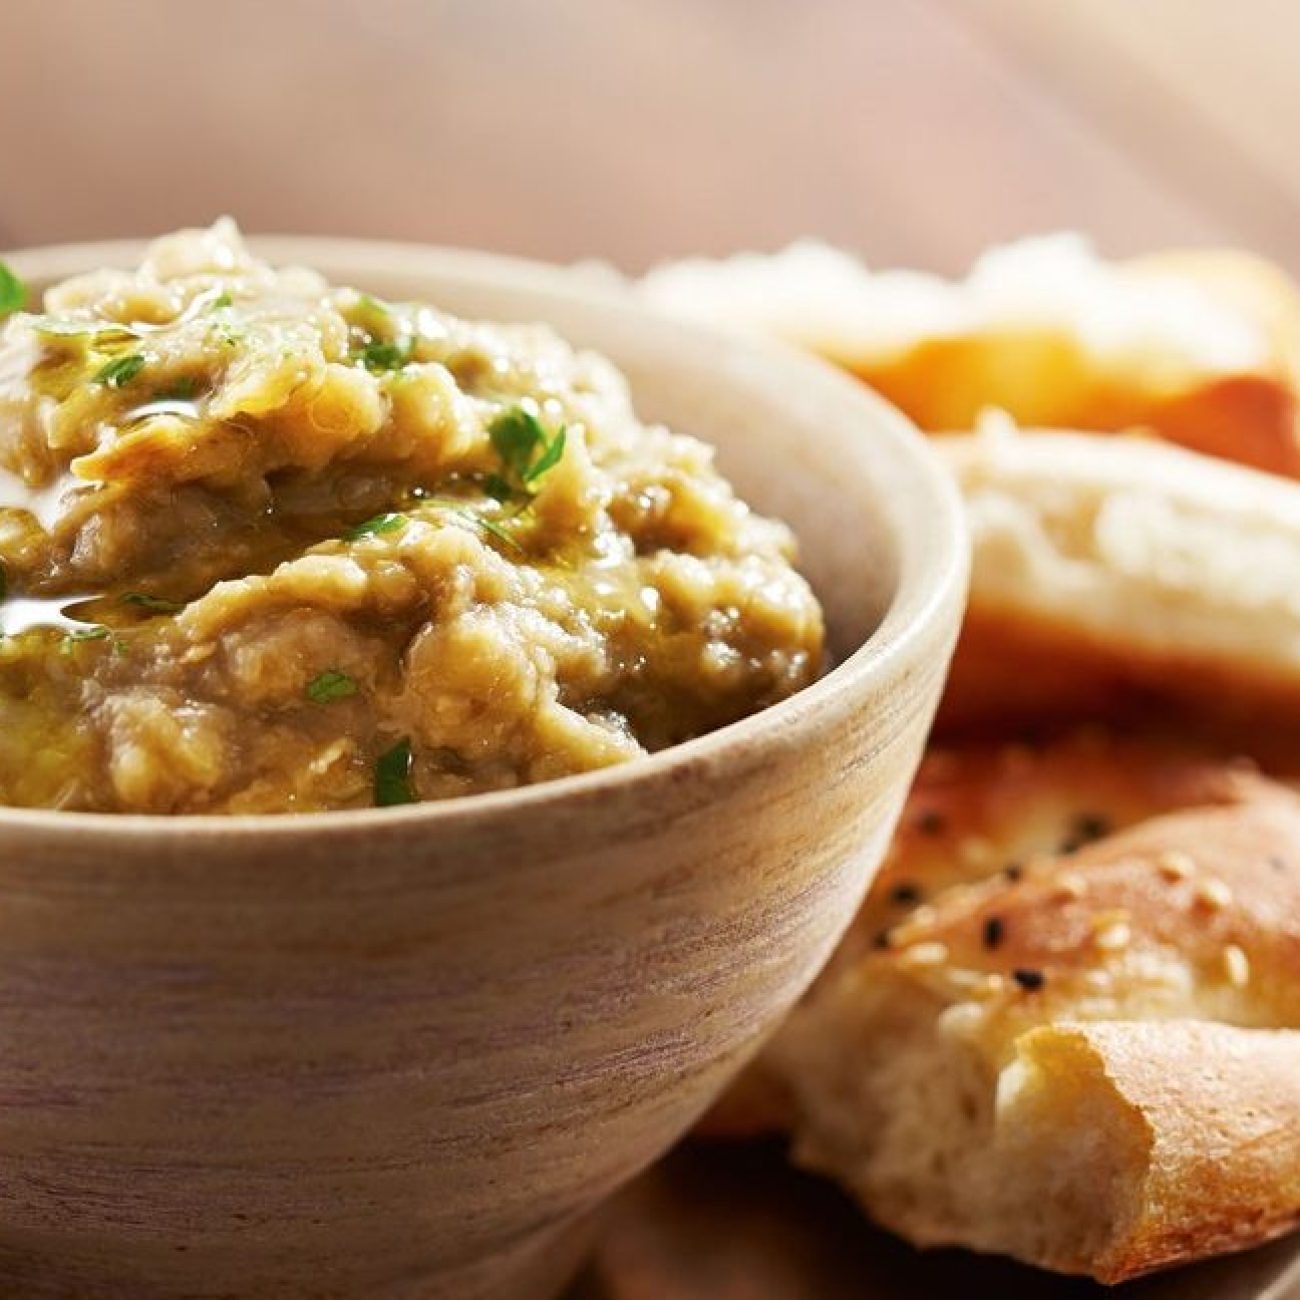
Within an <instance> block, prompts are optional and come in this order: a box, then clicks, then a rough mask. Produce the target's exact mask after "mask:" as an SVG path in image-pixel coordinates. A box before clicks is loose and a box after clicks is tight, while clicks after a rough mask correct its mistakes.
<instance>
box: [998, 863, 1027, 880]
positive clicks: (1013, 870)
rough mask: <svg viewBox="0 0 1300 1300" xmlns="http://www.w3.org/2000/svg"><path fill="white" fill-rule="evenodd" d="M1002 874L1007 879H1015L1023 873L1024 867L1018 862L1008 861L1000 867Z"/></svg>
mask: <svg viewBox="0 0 1300 1300" xmlns="http://www.w3.org/2000/svg"><path fill="white" fill-rule="evenodd" d="M1002 874H1003V875H1004V876H1006V878H1007V879H1008V880H1010V881H1016V880H1019V879H1020V878H1021V877H1022V876H1023V875H1024V874H1025V869H1024V867H1022V866H1021V865H1020V863H1018V862H1008V863H1007V865H1006V866H1005V867H1003V868H1002Z"/></svg>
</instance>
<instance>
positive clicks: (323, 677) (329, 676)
mask: <svg viewBox="0 0 1300 1300" xmlns="http://www.w3.org/2000/svg"><path fill="white" fill-rule="evenodd" d="M356 693H357V683H356V680H355V679H354V678H352V677H349V676H348V674H347V673H345V672H340V671H339V670H338V669H337V668H331V669H329V670H328V671H327V672H323V673H321V674H320V675H319V676H317V677H313V678H312V679H311V681H309V682H308V683H307V698H308V699H309V700H311V701H312V702H313V703H315V704H328V703H329V702H330V701H331V700H346V699H347V698H348V696H349V695H355V694H356Z"/></svg>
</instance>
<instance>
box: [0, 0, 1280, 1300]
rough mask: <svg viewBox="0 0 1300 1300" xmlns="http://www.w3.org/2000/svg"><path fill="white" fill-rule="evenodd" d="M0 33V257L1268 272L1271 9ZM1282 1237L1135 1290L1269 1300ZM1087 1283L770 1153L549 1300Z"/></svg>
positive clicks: (638, 2) (972, 2)
mask: <svg viewBox="0 0 1300 1300" xmlns="http://www.w3.org/2000/svg"><path fill="white" fill-rule="evenodd" d="M0 48H2V49H3V50H4V53H5V57H4V73H3V75H2V76H0V158H3V160H4V163H3V167H4V181H3V184H0V247H15V246H18V245H22V244H35V243H47V242H53V241H57V240H66V239H77V238H100V237H106V236H113V235H125V234H132V235H134V234H144V233H151V232H156V231H161V230H164V229H168V228H171V227H173V226H176V225H180V224H185V223H196V222H205V221H208V220H210V219H212V217H214V216H215V215H217V214H219V213H221V212H231V213H233V214H234V215H235V216H236V217H237V218H238V219H239V220H240V221H241V222H242V223H243V225H244V226H245V228H246V229H249V230H253V231H291V232H302V233H314V232H322V233H337V234H349V235H371V236H385V237H392V238H400V239H410V240H423V241H432V242H440V243H451V244H464V245H473V246H479V247H485V248H491V249H497V250H503V251H510V252H516V253H523V254H528V255H532V256H539V257H544V258H550V259H557V260H565V259H572V258H578V257H591V256H598V257H604V258H609V259H612V260H614V261H616V262H618V263H620V264H621V265H623V266H624V267H625V268H627V269H631V270H635V269H638V268H640V267H642V266H644V265H646V264H648V263H650V262H652V261H654V260H656V259H658V258H662V257H667V256H674V255H681V254H686V253H692V252H707V253H715V254H716V253H723V252H726V251H729V250H733V249H736V248H741V247H760V248H772V247H776V246H779V245H781V244H783V243H784V242H786V241H788V240H790V239H792V238H795V237H798V236H800V235H818V236H822V237H824V238H828V239H831V240H834V241H836V242H839V243H842V244H844V245H846V246H849V247H852V248H856V249H858V250H860V251H861V252H863V253H865V254H866V255H867V257H868V258H869V260H871V261H873V262H875V263H877V264H889V263H905V264H911V265H922V266H931V267H935V268H938V269H943V270H949V271H953V270H957V269H959V268H961V267H963V266H965V265H966V264H967V263H968V262H969V260H970V259H971V258H972V257H973V256H974V255H975V254H976V253H977V252H978V251H979V250H980V249H981V248H983V247H984V246H986V245H987V244H988V243H990V242H992V241H997V240H1003V239H1008V238H1013V237H1016V236H1018V235H1021V234H1024V233H1026V232H1030V231H1035V230H1045V229H1057V228H1063V227H1071V228H1079V229H1083V230H1086V231H1089V232H1091V233H1092V234H1093V235H1094V236H1095V237H1096V238H1097V240H1098V241H1099V243H1100V244H1101V246H1102V247H1103V248H1104V249H1105V250H1107V251H1109V252H1111V253H1115V254H1121V253H1128V252H1136V251H1140V250H1143V249H1148V248H1152V247H1158V246H1161V245H1169V244H1187V243H1195V244H1203V243H1225V242H1226V243H1236V244H1242V245H1244V246H1247V247H1250V248H1254V249H1256V250H1257V251H1260V252H1263V253H1266V254H1269V255H1271V256H1273V257H1276V258H1279V259H1281V260H1282V261H1283V262H1284V263H1285V264H1287V265H1288V266H1289V267H1290V268H1291V269H1292V270H1293V271H1297V272H1300V167H1298V166H1296V165H1295V163H1294V161H1293V151H1294V148H1295V141H1296V140H1297V139H1298V138H1300V77H1297V76H1296V71H1297V64H1298V62H1300V4H1298V3H1296V0H1236V3H1229V2H1228V0H546V2H545V3H542V2H541V0H221V3H220V4H210V3H203V2H202V0H0ZM1295 1249H1296V1248H1295V1247H1294V1246H1293V1245H1284V1246H1282V1247H1278V1248H1274V1249H1272V1250H1270V1251H1265V1252H1263V1253H1262V1254H1260V1255H1257V1256H1252V1257H1250V1258H1249V1259H1247V1260H1246V1261H1244V1262H1240V1263H1237V1262H1233V1263H1228V1264H1225V1265H1222V1266H1219V1265H1212V1266H1210V1268H1209V1270H1208V1271H1204V1272H1201V1273H1197V1274H1189V1275H1181V1276H1175V1277H1173V1278H1171V1279H1169V1280H1168V1281H1160V1282H1157V1283H1153V1284H1150V1285H1147V1284H1143V1286H1142V1287H1141V1288H1140V1289H1139V1290H1137V1291H1135V1292H1134V1293H1133V1295H1134V1297H1135V1300H1136V1297H1138V1296H1141V1297H1143V1300H1175V1297H1180V1298H1185V1300H1243V1298H1244V1297H1247V1296H1251V1297H1261V1296H1264V1295H1268V1296H1270V1297H1272V1298H1273V1300H1282V1297H1283V1296H1287V1295H1290V1294H1292V1289H1291V1288H1292V1286H1293V1285H1294V1272H1295ZM1288 1271H1289V1272H1290V1273H1291V1276H1292V1280H1291V1281H1290V1282H1288V1281H1286V1280H1285V1275H1286V1274H1287V1273H1288ZM1095 1294H1098V1293H1097V1292H1096V1291H1095V1290H1094V1289H1092V1288H1088V1287H1085V1286H1082V1285H1079V1284H1074V1283H1069V1282H1061V1281H1059V1280H1054V1279H1050V1278H1047V1277H1045V1276H1043V1275H1034V1274H1030V1273H1027V1272H1025V1271H1021V1270H1015V1269H1012V1268H1009V1267H1007V1266H1005V1265H1000V1264H997V1263H989V1262H988V1261H976V1260H974V1259H973V1257H968V1256H960V1255H944V1256H937V1257H932V1258H927V1259H924V1260H921V1259H918V1258H917V1257H915V1256H913V1255H912V1254H911V1252H908V1251H907V1250H906V1249H905V1248H904V1247H902V1246H899V1245H898V1244H896V1243H891V1242H889V1241H888V1240H887V1239H885V1238H883V1237H881V1236H879V1235H878V1234H873V1233H871V1232H870V1230H868V1229H867V1228H866V1227H865V1225H864V1224H863V1223H862V1221H861V1220H860V1218H859V1217H858V1216H857V1215H856V1214H855V1213H854V1212H853V1211H852V1209H851V1208H850V1207H849V1206H848V1205H847V1203H846V1202H845V1201H843V1200H842V1199H841V1198H840V1197H839V1196H838V1195H837V1194H836V1193H834V1192H833V1191H832V1190H831V1189H829V1188H827V1187H825V1186H821V1185H818V1184H815V1183H812V1182H811V1181H810V1180H807V1179H803V1178H801V1177H799V1176H797V1175H794V1174H792V1173H790V1172H789V1171H787V1170H785V1169H784V1168H783V1167H782V1165H781V1162H780V1161H779V1160H777V1159H774V1157H773V1155H772V1153H771V1152H770V1151H768V1152H763V1151H757V1152H746V1151H744V1150H737V1151H732V1152H717V1151H715V1152H707V1151H699V1150H691V1149H687V1150H685V1151H683V1152H679V1153H678V1154H677V1155H676V1156H674V1157H673V1158H672V1160H670V1161H669V1162H668V1163H667V1164H666V1165H665V1166H662V1167H661V1168H660V1169H658V1170H657V1171H655V1172H654V1173H652V1174H651V1175H649V1176H648V1178H647V1179H646V1180H644V1181H643V1182H642V1183H641V1184H639V1185H638V1186H637V1187H636V1188H634V1189H633V1190H632V1191H631V1192H629V1193H627V1194H626V1195H625V1196H624V1197H623V1198H622V1200H621V1201H620V1202H619V1203H618V1204H617V1206H616V1207H615V1209H614V1211H613V1212H612V1217H611V1219H610V1223H609V1227H608V1230H607V1232H606V1235H605V1237H604V1240H603V1243H602V1246H601V1248H600V1252H599V1254H598V1256H597V1259H596V1261H595V1263H594V1264H593V1265H592V1268H591V1270H590V1272H589V1273H588V1275H587V1278H586V1280H585V1281H584V1283H583V1284H582V1287H581V1289H580V1295H581V1297H582V1300H592V1298H595V1297H599V1298H600V1300H934V1298H936V1297H948V1296H954V1297H955V1296H968V1295H971V1296H973V1295H998V1296H1000V1297H1003V1300H1013V1297H1014V1298H1018V1300H1039V1298H1040V1297H1041V1298H1050V1300H1067V1298H1069V1300H1078V1298H1080V1297H1085V1296H1092V1295H1095Z"/></svg>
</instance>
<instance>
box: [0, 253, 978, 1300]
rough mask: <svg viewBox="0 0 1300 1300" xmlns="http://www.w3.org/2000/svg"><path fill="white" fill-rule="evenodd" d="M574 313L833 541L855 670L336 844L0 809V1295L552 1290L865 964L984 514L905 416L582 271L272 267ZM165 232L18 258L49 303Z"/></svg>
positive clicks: (293, 832) (646, 404)
mask: <svg viewBox="0 0 1300 1300" xmlns="http://www.w3.org/2000/svg"><path fill="white" fill-rule="evenodd" d="M259 246H260V248H261V249H262V250H263V251H264V252H266V253H267V254H268V255H269V256H271V257H272V258H274V259H276V260H280V261H298V262H304V263H308V264H311V265H313V266H316V267H319V268H320V269H321V270H322V271H324V272H325V273H326V274H327V275H329V276H331V277H332V278H334V279H336V280H338V281H341V282H346V283H352V284H357V285H360V286H363V287H365V288H368V289H370V290H371V291H373V292H375V293H379V294H383V295H385V296H389V297H397V298H402V297H412V298H427V299H429V300H432V301H435V302H438V303H440V304H442V305H444V306H446V307H448V308H450V309H451V310H453V311H457V312H460V313H462V314H467V315H481V316H486V317H494V318H498V319H520V320H546V321H549V322H551V323H552V324H554V325H556V326H557V327H558V328H559V329H560V330H561V331H562V332H563V333H565V334H566V335H568V336H569V337H570V338H571V339H573V340H574V341H576V342H578V343H581V344H588V345H592V346H595V347H598V348H600V349H602V350H603V351H605V352H606V353H608V354H609V355H610V356H611V357H613V359H614V360H615V361H616V362H617V363H618V364H619V365H620V366H622V368H623V369H624V371H625V372H626V373H627V374H628V376H629V378H630V379H631V382H632V387H633V390H634V394H635V398H636V402H637V405H638V408H639V410H640V412H641V414H642V416H643V417H646V418H650V419H658V420H665V421H668V422H670V423H672V424H674V425H676V426H678V427H680V428H682V429H683V430H688V431H690V432H692V433H696V434H699V435H701V436H703V437H705V438H707V439H709V440H711V441H712V442H714V443H716V444H717V446H718V448H719V451H720V460H721V464H722V467H723V469H724V470H725V471H726V472H727V473H728V474H729V475H731V477H732V478H733V479H734V481H735V482H736V483H737V484H738V486H739V488H740V489H741V490H742V492H744V493H745V495H747V496H748V497H749V498H750V500H752V501H753V502H755V503H756V504H757V505H759V506H760V507H761V508H762V509H764V510H766V511H770V512H773V513H775V514H778V515H780V516H783V517H784V518H785V519H787V520H788V521H789V522H790V523H792V524H793V525H794V526H795V528H796V530H797V531H798V533H799V535H800V537H801V539H802V544H803V566H804V568H805V571H806V572H807V573H808V574H809V575H810V576H811V578H812V579H813V581H814V583H815V585H816V586H817V588H818V590H819V592H820V594H821V596H822V598H823V600H824V602H825V603H826V606H827V609H828V612H829V617H830V626H831V628H832V629H833V641H834V647H835V651H836V654H837V657H838V659H839V660H840V662H839V666H838V667H837V668H835V669H834V671H833V672H831V673H830V674H829V675H828V676H827V677H826V678H825V679H824V680H822V681H820V682H819V683H817V684H816V685H815V686H813V687H812V688H811V689H809V690H807V691H805V692H804V693H803V694H801V695H800V696H798V697H797V698H795V699H793V700H790V701H788V702H786V703H784V704H781V705H780V706H778V707H776V708H773V709H771V710H769V711H767V712H765V713H763V714H760V715H759V716H757V717H754V718H751V719H748V720H746V721H745V722H742V723H740V724H738V725H736V726H732V727H728V728H726V729H725V730H723V731H720V732H717V733H715V734H714V735H711V736H709V737H706V738H705V739H702V740H697V741H693V742H691V743H690V744H686V745H682V746H680V747H679V748H677V749H674V750H672V751H669V752H667V753H664V754H661V755H658V756H656V757H654V758H650V759H647V760H644V761H641V762H638V763H634V764H631V765H628V766H625V767H620V768H616V769H611V770H607V771H604V772H601V773H599V774H595V775H588V776H581V777H574V778H568V779H565V780H562V781H557V782H554V783H553V784H550V785H545V786H536V787H533V788H530V789H525V790H520V791H518V792H510V793H504V794H491V795H481V796H475V797H473V798H469V799H462V800H455V801H452V802H448V803H443V804H433V805H426V806H423V807H415V808H410V809H396V810H385V811H375V812H359V813H333V814H326V815H317V816H304V817H299V818H281V819H276V818H256V817H250V818H243V819H239V818H231V819H228V820H219V819H202V818H175V819H164V818H142V817H121V818H113V817H107V816H91V815H68V814H63V815H61V814H57V813H40V812H37V813H29V812H20V811H12V810H9V811H0V1045H2V1049H3V1050H0V1294H4V1295H22V1296H23V1297H24V1300H36V1298H37V1297H47V1296H48V1297H61V1298H62V1297H77V1298H78V1300H86V1298H87V1297H93V1298H94V1300H111V1298H114V1297H122V1298H123V1300H127V1298H129V1300H162V1297H166V1298H167V1300H177V1297H199V1296H202V1297H217V1296H222V1297H259V1298H261V1297H264V1298H266V1300H270V1298H271V1297H274V1298H275V1300H307V1298H309V1297H326V1296H328V1297H340V1298H343V1297H346V1298H348V1300H352V1298H354V1297H355V1298H356V1300H398V1298H399V1297H400V1298H402V1300H416V1298H417V1297H419V1298H420V1300H426V1298H432V1297H438V1298H439V1300H442V1298H444V1297H445V1298H446V1300H452V1298H453V1297H454V1300H476V1298H478V1297H487V1296H492V1297H502V1298H505V1300H520V1298H522V1297H539V1296H544V1295H549V1294H552V1293H553V1292H554V1291H556V1290H557V1289H558V1288H559V1287H560V1286H561V1285H562V1284H563V1281H564V1279H565V1277H566V1276H567V1275H568V1274H569V1272H570V1271H571V1269H572V1267H573V1264H574V1262H575V1259H576V1254H577V1252H578V1250H579V1249H580V1246H581V1242H582V1235H583V1230H584V1227H585V1224H586V1223H587V1221H588V1220H589V1218H590V1214H591V1211H592V1210H593V1209H594V1207H596V1206H597V1205H598V1204H599V1203H600V1201H601V1200H602V1198H604V1197H605V1196H606V1195H607V1194H608V1193H609V1192H611V1191H612V1190H613V1189H615V1188H616V1187H618V1186H619V1185H620V1184H622V1183H623V1182H625V1181H626V1180H627V1179H628V1178H630V1177H631V1176H632V1175H633V1174H635V1173H636V1172H637V1171H638V1170H640V1169H642V1168H643V1167H644V1166H645V1165H646V1164H648V1163H649V1162H650V1161H652V1160H654V1159H655V1157H656V1156H658V1155H659V1154H660V1153H661V1152H662V1151H664V1149H665V1148H666V1147H668V1146H669V1144H670V1143H672V1142H673V1140H674V1139H675V1138H677V1137H678V1136H679V1135H680V1134H681V1133H682V1132H683V1131H684V1130H685V1129H686V1128H687V1127H688V1126H689V1125H690V1124H691V1123H692V1121H693V1120H694V1119H695V1118H696V1117H697V1116H698V1115H699V1114H700V1113H701V1111H702V1110H703V1109H704V1108H705V1107H706V1106H707V1105H708V1103H709V1102H710V1100H711V1099H712V1098H713V1097H714V1096H715V1095H716V1094H717V1093H718V1091H719V1090H720V1089H721V1088H722V1087H723V1085H724V1084H725V1083H726V1082H727V1080H728V1079H729V1078H730V1077H731V1076H732V1075H733V1074H734V1073H735V1072H736V1070H737V1069H738V1068H739V1067H740V1065H741V1064H742V1063H743V1062H744V1060H745V1059H746V1057H747V1056H748V1055H749V1054H751V1053H752V1052H753V1051H754V1050H755V1048H756V1047H757V1045H758V1043H759V1041H760V1040H761V1039H762V1037H763V1036H764V1035H765V1034H767V1033H768V1032H769V1031H770V1030H771V1029H772V1028H773V1026H774V1025H775V1023H776V1021H777V1020H778V1019H779V1018H780V1016H781V1015H782V1013H783V1012H784V1011H786V1009H787V1008H788V1007H789V1006H790V1005H791V1003H792V1002H793V1001H794V1000H795V999H796V998H797V997H798V995H799V993H800V992H801V990H802V989H804V987H805V986H806V985H807V984H808V983H809V981H810V980H811V979H812V977H813V975H814V973H815V972H816V970H817V968H818V967H819V966H820V965H821V964H822V962H823V961H824V960H825V958H826V956H827V954H828V953H829V952H830V949H831V947H832V945H833V944H834V943H835V941H836V938H837V937H838V935H839V933H840V931H841V930H842V929H843V928H844V926H845V924H846V923H847V921H848V920H849V917H850V916H851V914H852V912H853V910H854V907H855V905H856V903H857V902H858V900H859V898H860V897H861V895H862V893H863V891H864V890H865V888H866V886H867V884H868V882H869V880H870V878H871V876H872V873H873V872H874V870H875V868H876V866H877V863H878V861H879V858H880V855H881V851H882V848H883V846H884V844H885V841H886V838H887V837H888V835H889V833H890V830H891V828H892V826H893V824H894V820H895V817H896V815H897V813H898V809H899V804H900V800H901V799H902V797H903V794H904V791H905V789H906V787H907V785H908V782H909V780H910V778H911V776H912V773H913V769H914V766H915V763H916V761H917V757H918V753H919V751H920V748H921V745H922V742H923V740H924V738H925V734H926V731H927V728H928V727H929V724H930V719H931V714H932V712H933V710H934V707H935V703H936V700H937V698H938V694H939V690H940V685H941V682H942V679H943V676H944V672H945V668H946V666H947V662H948V657H949V652H950V650H951V647H952V643H953V638H954V634H955V630H956V626H957V619H958V612H959V607H960V604H961V600H962V595H963V588H964V582H965V576H966V555H965V542H964V537H963V533H962V529H961V527H960V524H959V516H958V504H957V500H956V496H955V492H954V490H953V488H952V487H951V486H950V485H949V484H948V482H947V481H946V479H945V478H944V477H943V475H942V474H941V472H940V471H939V470H938V469H936V467H935V465H934V463H933V462H932V461H931V458H930V455H929V453H928V451H927V449H926V448H925V446H924V445H923V443H922V441H921V439H920V438H919V437H918V436H916V435H915V434H914V433H913V431H912V430H911V429H910V428H909V427H908V426H907V425H906V424H905V423H904V421H903V420H902V419H901V418H900V417H899V416H898V415H896V414H895V413H894V412H893V411H892V410H890V409H889V408H888V407H886V406H885V405H884V404H883V403H882V402H880V401H877V400H875V399H873V398H872V397H870V396H869V395H868V394H867V393H865V392H864V391H862V390H861V389H860V388H858V387H857V386H856V385H854V384H853V383H851V382H850V381H849V380H847V379H844V378H842V377H840V376H839V375H837V374H835V373H833V372H832V371H831V370H830V369H829V368H824V367H823V366H821V365H819V364H818V363H816V362H814V361H811V360H807V359H804V358H802V357H799V356H797V355H795V354H793V353H786V352H781V351H776V350H768V349H760V348H758V347H757V346H752V345H746V344H742V343H740V342H735V341H730V340H727V339H725V338H722V337H720V336H715V335H713V334H710V333H707V332H703V331H701V330H698V329H696V328H688V327H686V326H684V325H681V324H678V323H675V322H672V321H669V320H666V319H661V318H658V317H656V316H654V315H651V314H648V313H647V312H646V311H645V310H644V309H643V308H642V307H640V306H638V305H637V304H635V303H633V302H631V301H630V300H628V299H626V298H623V297H620V296H618V295H617V294H616V293H615V292H614V291H612V290H605V289H601V288H593V287H591V286H590V285H588V284H587V283H586V282H585V281H584V280H583V279H582V278H580V277H577V276H575V275H574V274H573V273H566V272H560V271H556V270H552V269H548V268H544V267H539V266H535V265H530V264H524V263H518V262H511V261H506V260H503V259H499V258H495V257H488V256H483V255H477V254H465V253H457V252H448V251H438V250H434V249H426V248H406V247H395V246H392V245H379V244H370V243H351V242H339V241H332V240H294V239H267V240H262V241H259ZM138 251H139V250H138V248H137V247H135V246H130V245H121V244H118V245H104V246H99V247H79V248H72V249H67V248H64V249H47V250H41V251H35V252H28V253H23V254H19V255H16V256H13V257H11V259H10V260H11V262H12V263H13V265H14V266H15V267H16V268H17V269H18V270H19V272H20V273H21V274H23V275H25V276H26V277H28V279H29V280H30V281H31V282H32V283H33V284H35V285H41V284H44V283H46V282H48V281H49V280H51V279H53V278H57V277H60V276H63V275H65V274H68V273H71V272H73V271H77V270H83V269H85V268H88V267H91V266H96V265H101V264H109V265H112V264H126V263H127V262H129V261H130V260H131V259H132V258H133V257H134V256H135V255H136V254H137V253H138Z"/></svg>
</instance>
